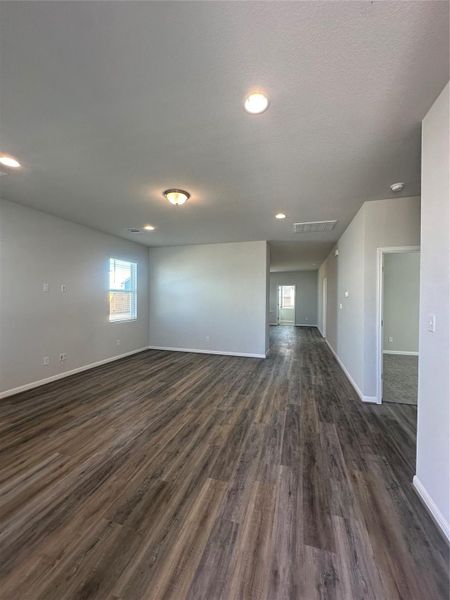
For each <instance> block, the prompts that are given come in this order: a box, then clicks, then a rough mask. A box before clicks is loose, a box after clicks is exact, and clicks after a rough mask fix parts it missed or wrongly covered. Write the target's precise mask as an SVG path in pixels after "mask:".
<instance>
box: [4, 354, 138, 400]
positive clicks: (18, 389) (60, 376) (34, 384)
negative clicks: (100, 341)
mask: <svg viewBox="0 0 450 600" xmlns="http://www.w3.org/2000/svg"><path fill="white" fill-rule="evenodd" d="M144 350H147V346H144V348H138V349H137V350H130V352H125V353H124V354H118V355H117V356H111V357H110V358H104V359H103V360H98V361H96V362H93V363H89V364H87V365H83V366H82V367H77V368H76V369H71V370H70V371H64V372H63V373H57V374H56V375H51V376H50V377H46V378H45V379H39V380H37V381H31V382H30V383H25V384H24V385H19V386H18V387H15V388H12V389H10V390H5V391H4V392H0V399H2V398H7V397H8V396H13V395H14V394H20V392H26V391H27V390H32V389H33V388H37V387H40V386H41V385H45V384H46V383H51V382H52V381H58V379H64V378H65V377H70V375H76V374H77V373H82V372H83V371H88V370H89V369H94V368H95V367H100V366H101V365H106V364H107V363H110V362H114V361H115V360H119V359H121V358H125V357H127V356H131V355H132V354H138V352H144Z"/></svg>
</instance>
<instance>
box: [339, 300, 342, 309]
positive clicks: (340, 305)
mask: <svg viewBox="0 0 450 600" xmlns="http://www.w3.org/2000/svg"><path fill="white" fill-rule="evenodd" d="M339 309H340V310H342V303H341V302H339Z"/></svg>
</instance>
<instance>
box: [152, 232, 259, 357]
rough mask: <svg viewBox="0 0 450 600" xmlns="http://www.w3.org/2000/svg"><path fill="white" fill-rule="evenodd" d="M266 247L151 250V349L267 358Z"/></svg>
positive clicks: (234, 245)
mask: <svg viewBox="0 0 450 600" xmlns="http://www.w3.org/2000/svg"><path fill="white" fill-rule="evenodd" d="M267 252H268V247H267V243H266V242H243V243H230V244H207V245H196V246H174V247H168V248H167V247H166V248H151V249H150V251H149V257H150V272H149V285H150V287H149V294H150V296H149V302H150V319H149V332H150V333H149V340H150V345H151V346H156V347H163V348H176V349H192V350H200V351H205V352H219V353H221V352H223V353H235V354H252V355H260V356H264V355H265V353H266V327H267V324H266V321H267V319H266V313H267V307H266V304H267V275H268V274H267Z"/></svg>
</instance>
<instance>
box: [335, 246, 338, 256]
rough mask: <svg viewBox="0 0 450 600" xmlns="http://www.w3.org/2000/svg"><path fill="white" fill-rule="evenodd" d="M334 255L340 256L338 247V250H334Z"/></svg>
mask: <svg viewBox="0 0 450 600" xmlns="http://www.w3.org/2000/svg"><path fill="white" fill-rule="evenodd" d="M334 255H335V256H339V250H338V249H337V248H336V250H335V251H334Z"/></svg>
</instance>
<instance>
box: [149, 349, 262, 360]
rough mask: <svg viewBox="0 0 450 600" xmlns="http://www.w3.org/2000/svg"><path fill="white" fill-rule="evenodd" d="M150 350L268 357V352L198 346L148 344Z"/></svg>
mask: <svg viewBox="0 0 450 600" xmlns="http://www.w3.org/2000/svg"><path fill="white" fill-rule="evenodd" d="M148 349H149V350H166V351H167V352H193V353H194V354H219V355H221V356H243V357H244V358H266V357H267V354H268V352H267V353H266V354H253V353H251V352H228V351H227V350H199V349H198V348H173V347H172V346H148Z"/></svg>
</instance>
